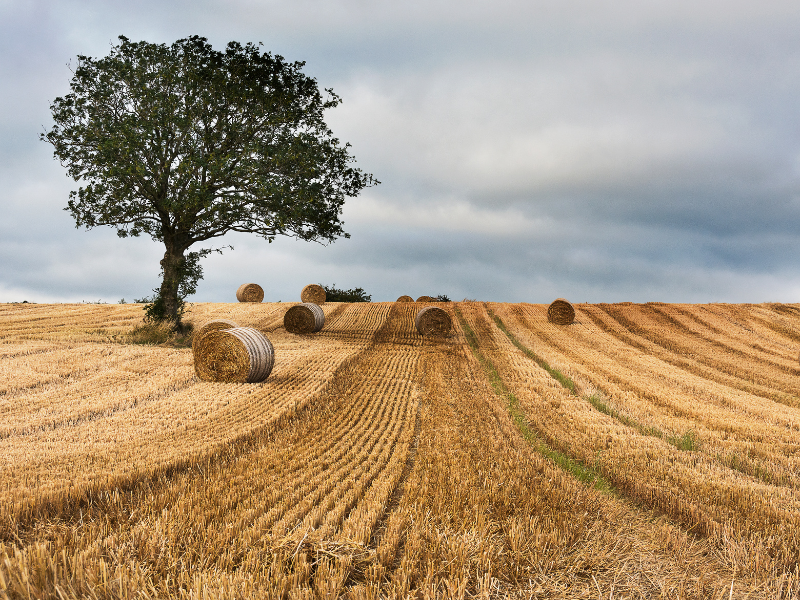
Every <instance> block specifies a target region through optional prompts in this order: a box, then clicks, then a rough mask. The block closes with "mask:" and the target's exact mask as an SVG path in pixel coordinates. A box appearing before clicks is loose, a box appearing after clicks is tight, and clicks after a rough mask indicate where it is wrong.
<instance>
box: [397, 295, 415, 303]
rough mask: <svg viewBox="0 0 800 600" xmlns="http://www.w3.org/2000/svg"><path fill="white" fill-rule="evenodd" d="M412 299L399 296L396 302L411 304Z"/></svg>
mask: <svg viewBox="0 0 800 600" xmlns="http://www.w3.org/2000/svg"><path fill="white" fill-rule="evenodd" d="M413 301H414V299H413V298H412V297H411V296H400V297H399V298H398V299H397V302H413Z"/></svg>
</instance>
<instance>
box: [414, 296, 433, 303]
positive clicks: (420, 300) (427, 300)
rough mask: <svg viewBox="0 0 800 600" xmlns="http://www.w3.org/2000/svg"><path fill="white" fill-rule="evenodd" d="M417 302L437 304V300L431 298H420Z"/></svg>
mask: <svg viewBox="0 0 800 600" xmlns="http://www.w3.org/2000/svg"><path fill="white" fill-rule="evenodd" d="M417 302H436V298H431V297H430V296H420V297H419V298H417Z"/></svg>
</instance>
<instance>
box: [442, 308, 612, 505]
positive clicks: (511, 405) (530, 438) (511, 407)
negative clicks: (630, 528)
mask: <svg viewBox="0 0 800 600" xmlns="http://www.w3.org/2000/svg"><path fill="white" fill-rule="evenodd" d="M455 313H456V316H457V317H458V321H459V323H461V328H462V329H463V330H464V336H465V337H466V338H467V344H468V345H469V347H470V350H472V354H473V355H474V356H475V358H477V359H478V362H479V363H480V365H481V367H482V368H483V370H484V372H485V373H486V376H487V377H488V379H489V383H490V384H491V386H492V389H493V390H494V392H495V394H497V395H498V396H500V397H501V398H505V399H506V400H507V402H508V412H509V415H511V419H512V420H513V421H514V425H515V426H516V427H517V429H518V430H519V432H520V433H521V434H522V437H524V438H525V440H526V441H527V442H528V443H529V444H531V446H533V448H534V449H535V450H536V451H537V452H538V453H539V454H542V455H543V456H544V457H546V458H548V459H549V460H551V461H552V462H554V463H555V464H556V465H558V467H560V468H561V469H563V470H564V471H567V472H568V473H570V474H571V475H572V476H573V477H575V478H576V479H578V480H580V481H582V482H584V483H586V484H588V485H591V486H593V487H594V488H595V489H598V490H600V491H603V492H608V493H612V494H614V493H615V491H614V488H613V486H612V485H611V484H610V483H609V482H608V481H606V480H605V479H604V478H603V476H602V475H600V473H599V472H598V471H597V469H595V468H593V467H590V466H588V465H585V464H583V463H582V462H581V461H579V460H576V459H574V458H571V457H570V456H568V455H566V454H564V453H563V452H561V451H559V450H555V449H553V448H551V447H550V446H549V445H548V444H547V442H546V441H544V440H543V439H542V438H541V437H540V436H539V435H538V434H537V433H536V431H534V430H533V429H531V427H530V426H529V425H528V419H527V417H526V415H525V411H524V410H523V409H522V407H521V406H520V404H519V399H518V398H517V397H516V396H515V395H514V393H513V392H511V390H509V389H508V388H507V387H506V385H505V384H504V383H503V380H502V379H501V378H500V374H499V373H498V372H497V368H496V367H495V366H494V363H492V361H491V360H489V358H487V357H486V356H485V355H484V354H483V352H481V350H480V346H479V344H478V336H477V335H476V334H475V332H474V331H473V330H472V328H471V327H470V326H469V323H467V321H466V319H465V318H464V315H462V314H461V311H460V310H459V309H458V307H456V308H455Z"/></svg>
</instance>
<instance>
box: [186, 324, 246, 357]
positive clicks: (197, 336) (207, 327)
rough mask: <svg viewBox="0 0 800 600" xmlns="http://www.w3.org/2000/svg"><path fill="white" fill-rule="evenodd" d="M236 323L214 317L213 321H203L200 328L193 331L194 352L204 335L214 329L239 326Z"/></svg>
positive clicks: (219, 329)
mask: <svg viewBox="0 0 800 600" xmlns="http://www.w3.org/2000/svg"><path fill="white" fill-rule="evenodd" d="M238 326H239V325H237V324H236V323H234V322H233V321H230V320H229V319H214V320H212V321H206V322H205V323H203V324H202V325H201V326H200V328H199V329H195V330H194V331H193V332H192V352H196V347H197V344H198V343H199V342H200V340H201V339H203V336H204V335H206V334H208V333H211V332H212V331H221V330H223V329H233V328H234V327H238Z"/></svg>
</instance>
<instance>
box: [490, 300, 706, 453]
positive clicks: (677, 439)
mask: <svg viewBox="0 0 800 600" xmlns="http://www.w3.org/2000/svg"><path fill="white" fill-rule="evenodd" d="M486 311H487V312H488V313H489V316H490V317H491V318H492V320H493V321H494V322H495V325H497V327H498V329H500V331H502V332H503V333H504V334H506V337H507V338H508V339H509V340H510V341H511V343H512V344H514V346H516V347H517V348H518V349H519V350H521V351H522V352H523V353H524V354H525V355H526V356H528V358H531V359H532V360H533V361H534V362H535V363H536V364H537V365H539V366H540V367H541V368H543V369H544V370H545V371H547V372H548V373H549V374H550V376H551V377H552V378H553V379H555V380H556V381H558V382H559V383H560V384H561V385H562V386H564V387H565V388H566V389H568V390H569V392H570V394H572V395H574V396H578V391H577V388H576V386H575V382H574V381H573V380H572V378H570V377H569V376H568V375H564V374H563V373H562V372H561V371H559V370H558V369H554V368H552V367H551V366H550V365H549V364H547V361H546V360H545V359H543V358H542V357H541V356H539V355H538V354H536V353H535V352H534V351H533V350H531V349H530V348H528V347H527V346H526V345H525V344H523V343H522V342H521V341H520V340H519V339H518V338H517V336H515V335H514V334H513V333H511V332H510V331H509V330H508V328H507V327H506V325H505V323H503V320H502V319H501V318H500V317H498V316H497V315H496V314H494V312H493V311H492V309H491V308H489V307H488V306H486ZM581 397H582V398H583V399H584V400H586V401H587V402H588V403H589V404H591V405H592V406H593V407H594V408H595V409H597V410H598V411H600V412H601V413H603V414H604V415H608V416H609V417H611V418H613V419H616V420H617V421H619V422H620V423H623V424H624V425H627V426H628V427H631V428H632V429H635V430H636V431H638V432H639V433H640V434H642V435H647V436H650V437H656V438H660V439H662V440H664V441H666V442H667V443H669V444H672V445H673V446H675V447H676V448H677V449H678V450H686V451H694V450H699V449H700V440H698V439H697V436H696V435H695V433H694V431H691V430H689V431H687V432H686V433H684V434H683V435H681V436H675V435H667V434H665V433H664V432H663V431H661V430H660V429H658V428H656V427H648V426H647V425H643V424H642V423H639V422H638V421H636V420H635V419H631V418H630V417H628V416H627V415H623V414H622V413H620V412H619V411H617V410H616V409H614V408H613V407H611V406H609V405H608V404H606V403H605V402H603V399H602V398H600V397H599V396H597V395H596V394H592V395H591V396H587V395H583V396H581Z"/></svg>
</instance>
